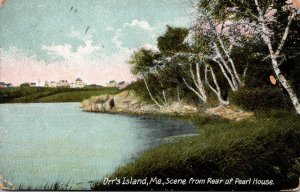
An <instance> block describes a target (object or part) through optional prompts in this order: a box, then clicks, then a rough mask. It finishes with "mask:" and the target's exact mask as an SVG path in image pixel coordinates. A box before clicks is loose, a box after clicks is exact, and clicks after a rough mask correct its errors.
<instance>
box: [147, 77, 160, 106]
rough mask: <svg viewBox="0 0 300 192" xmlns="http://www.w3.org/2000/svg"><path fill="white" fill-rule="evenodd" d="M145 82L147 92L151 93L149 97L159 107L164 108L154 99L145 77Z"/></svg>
mask: <svg viewBox="0 0 300 192" xmlns="http://www.w3.org/2000/svg"><path fill="white" fill-rule="evenodd" d="M143 80H144V82H145V85H146V89H147V91H148V93H149V96H150V98H151V100H152V101H153V102H154V103H155V104H156V105H157V106H158V107H162V105H160V104H159V103H158V102H157V101H156V99H155V98H154V97H153V95H152V93H151V91H150V89H149V86H148V83H147V81H146V79H145V77H143Z"/></svg>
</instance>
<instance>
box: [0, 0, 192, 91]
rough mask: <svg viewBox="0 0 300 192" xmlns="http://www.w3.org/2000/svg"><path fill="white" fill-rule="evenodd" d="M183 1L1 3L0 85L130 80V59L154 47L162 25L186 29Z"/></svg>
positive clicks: (188, 6)
mask: <svg viewBox="0 0 300 192" xmlns="http://www.w3.org/2000/svg"><path fill="white" fill-rule="evenodd" d="M191 15H192V5H191V3H190V1H189V0H89V1H82V0H22V1H20V0H7V1H6V3H5V4H4V5H3V6H2V8H1V9H0V81H4V82H6V83H12V84H13V85H14V86H17V85H19V84H21V83H24V82H37V81H38V80H40V81H42V82H43V81H46V80H47V81H58V80H63V79H66V80H68V81H69V82H72V81H74V80H75V79H76V78H78V77H80V78H81V79H82V80H83V81H84V82H87V83H88V84H92V83H95V84H100V85H105V84H106V83H107V82H108V81H110V80H116V81H132V80H134V78H135V77H133V76H132V75H131V73H130V65H129V64H128V61H129V59H130V55H131V54H132V53H133V51H134V50H136V49H137V48H139V47H148V48H152V49H157V48H156V43H157V42H156V39H157V37H158V36H160V35H162V34H163V33H164V32H165V30H166V25H171V26H180V27H189V26H190V23H191V22H192V16H191Z"/></svg>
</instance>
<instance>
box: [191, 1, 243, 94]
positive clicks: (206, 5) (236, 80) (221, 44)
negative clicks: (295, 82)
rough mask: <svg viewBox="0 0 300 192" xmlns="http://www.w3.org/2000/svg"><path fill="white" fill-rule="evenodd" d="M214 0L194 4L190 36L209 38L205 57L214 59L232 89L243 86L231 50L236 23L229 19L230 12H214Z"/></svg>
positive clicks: (235, 43)
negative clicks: (221, 13) (208, 49)
mask: <svg viewBox="0 0 300 192" xmlns="http://www.w3.org/2000/svg"><path fill="white" fill-rule="evenodd" d="M216 5H218V4H217V3H216V1H207V0H200V1H199V2H198V4H197V5H196V10H197V11H196V18H197V19H196V22H195V24H194V26H193V27H192V30H191V34H192V35H191V36H194V38H197V37H198V36H200V38H207V39H209V44H208V46H209V47H210V53H209V54H206V57H207V58H208V59H210V60H211V61H214V62H215V63H216V64H217V65H218V66H219V67H220V70H221V71H222V73H223V75H224V77H225V78H226V80H227V82H228V84H229V86H230V88H231V90H232V91H237V90H238V89H239V88H240V87H242V86H244V81H243V78H242V75H241V74H240V72H238V70H237V67H236V64H235V62H234V59H233V57H232V56H231V51H232V48H233V46H235V45H237V43H238V42H237V41H238V39H237V38H238V37H239V36H236V35H235V34H234V33H232V31H235V30H233V29H235V28H236V25H235V24H234V23H233V22H232V21H231V20H230V19H231V18H230V14H229V16H228V13H224V14H223V15H219V14H215V13H216V11H217V9H218V7H217V6H216Z"/></svg>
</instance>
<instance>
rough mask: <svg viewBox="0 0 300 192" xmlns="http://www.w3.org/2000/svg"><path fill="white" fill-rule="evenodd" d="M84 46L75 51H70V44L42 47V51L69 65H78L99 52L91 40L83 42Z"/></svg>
mask: <svg viewBox="0 0 300 192" xmlns="http://www.w3.org/2000/svg"><path fill="white" fill-rule="evenodd" d="M84 43H85V45H84V46H79V47H78V48H77V50H76V51H72V46H71V45H70V44H63V45H51V46H46V45H43V46H42V49H43V50H45V51H47V52H48V53H49V54H50V55H53V56H58V57H62V58H63V59H64V60H66V61H69V62H70V63H79V62H84V61H86V60H89V59H91V57H92V56H93V55H94V54H97V52H99V51H100V46H94V45H93V44H92V41H91V40H85V41H84Z"/></svg>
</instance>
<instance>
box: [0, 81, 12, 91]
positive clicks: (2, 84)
mask: <svg viewBox="0 0 300 192" xmlns="http://www.w3.org/2000/svg"><path fill="white" fill-rule="evenodd" d="M10 87H12V84H11V83H5V82H0V89H4V88H10Z"/></svg>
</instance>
